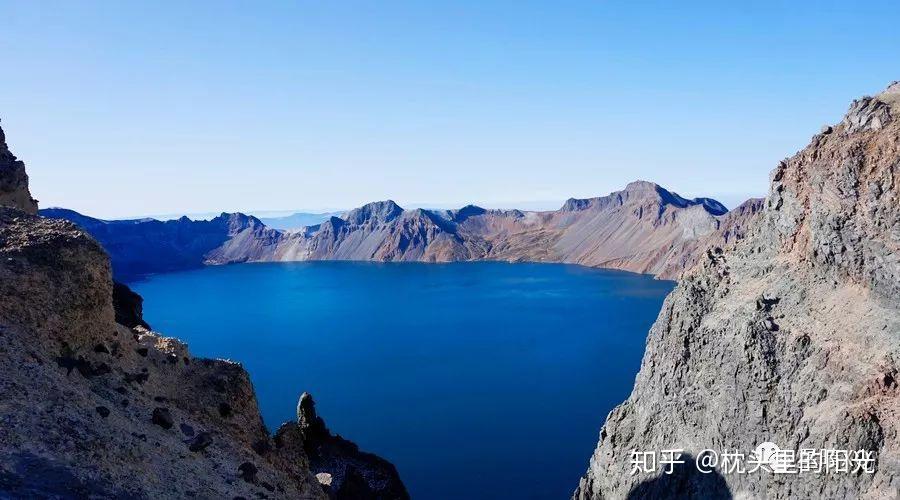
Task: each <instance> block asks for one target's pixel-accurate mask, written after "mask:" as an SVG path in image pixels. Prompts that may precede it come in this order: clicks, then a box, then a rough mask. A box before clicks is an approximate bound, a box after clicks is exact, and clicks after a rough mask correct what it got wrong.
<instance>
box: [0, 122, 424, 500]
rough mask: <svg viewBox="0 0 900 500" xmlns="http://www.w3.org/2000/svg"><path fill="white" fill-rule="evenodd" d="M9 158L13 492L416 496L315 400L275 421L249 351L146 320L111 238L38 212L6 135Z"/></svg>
mask: <svg viewBox="0 0 900 500" xmlns="http://www.w3.org/2000/svg"><path fill="white" fill-rule="evenodd" d="M0 138H3V135H2V132H0ZM0 160H2V161H3V163H0V353H2V356H0V394H2V395H3V397H2V398H0V419H2V425H0V496H2V497H4V498H7V497H11V498H189V497H196V498H306V499H318V498H322V499H324V498H385V499H387V498H397V499H403V498H408V495H407V494H406V490H405V488H404V487H403V484H402V482H401V481H400V478H399V477H398V475H397V472H396V470H395V469H394V467H393V466H392V465H391V464H389V463H388V462H386V461H384V460H382V459H380V458H378V457H375V456H374V455H369V454H365V453H362V452H360V451H359V450H358V449H356V447H355V445H352V443H349V442H347V441H344V440H339V438H335V437H333V436H331V434H330V433H328V432H327V431H324V430H322V429H324V423H322V422H321V420H317V426H316V427H315V429H316V430H317V432H308V427H309V424H308V422H307V421H308V420H309V410H308V409H307V408H306V407H304V406H303V405H301V408H298V420H297V421H296V422H288V423H285V424H284V425H283V426H282V427H281V428H280V429H279V431H278V433H277V434H276V435H275V436H274V437H273V436H272V435H271V434H270V433H269V431H268V430H267V429H266V427H265V425H264V424H263V421H262V418H261V416H260V413H259V408H258V406H257V402H256V396H255V394H254V390H253V386H252V385H251V383H250V378H249V376H248V374H247V372H246V371H245V370H244V369H243V368H242V367H241V365H240V364H238V363H236V362H233V361H227V360H212V359H202V358H197V357H194V356H192V355H191V354H190V353H189V351H188V348H187V346H186V345H184V344H183V343H181V342H180V341H178V340H176V339H173V338H166V337H163V336H161V335H160V334H158V333H156V332H152V331H150V330H149V329H147V328H146V326H147V325H146V324H145V323H143V320H142V318H141V304H140V297H139V296H137V295H136V294H134V293H133V292H130V291H129V290H127V287H123V286H121V285H118V286H116V287H115V291H114V286H113V281H112V278H111V271H110V261H109V258H108V257H107V254H106V252H105V251H104V250H103V248H102V247H101V246H100V245H99V244H98V243H97V242H96V241H95V240H94V239H93V238H92V237H91V236H89V235H88V234H87V233H85V232H84V231H83V230H81V229H79V228H78V227H77V226H76V225H75V224H73V223H70V222H67V221H61V220H53V219H48V218H43V217H37V216H35V215H33V213H34V212H35V211H36V209H37V206H36V202H34V200H33V199H32V198H31V195H30V193H29V191H28V184H27V176H25V172H24V164H23V163H22V162H19V161H16V160H15V157H14V156H13V155H12V153H10V152H9V149H8V147H7V145H6V143H5V140H4V141H2V143H0ZM223 223H225V224H226V225H227V226H228V231H231V232H234V233H235V234H238V235H239V234H240V232H241V229H239V228H246V227H248V226H252V221H251V222H250V223H249V224H248V223H247V222H246V221H243V220H235V219H234V218H231V219H229V220H227V221H223ZM114 299H115V302H116V303H115V304H114ZM122 323H125V324H122ZM300 392H301V388H298V394H299V393H300ZM307 398H308V396H307ZM301 402H302V401H301ZM301 410H302V411H301ZM336 440H339V441H338V443H339V444H340V446H336V445H335V442H336ZM319 450H327V453H325V452H320V451H319ZM311 454H314V455H311ZM323 454H324V455H325V456H327V460H322V459H321V456H322V455H323ZM311 456H313V457H314V460H311Z"/></svg>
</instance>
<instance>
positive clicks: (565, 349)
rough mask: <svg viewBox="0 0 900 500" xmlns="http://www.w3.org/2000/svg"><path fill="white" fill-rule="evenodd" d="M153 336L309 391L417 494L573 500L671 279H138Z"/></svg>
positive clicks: (453, 273)
mask: <svg viewBox="0 0 900 500" xmlns="http://www.w3.org/2000/svg"><path fill="white" fill-rule="evenodd" d="M131 285H132V286H133V288H135V290H136V291H137V292H139V293H140V294H141V295H143V296H144V299H145V302H144V313H145V318H146V319H147V321H148V322H149V323H150V324H151V325H152V326H153V327H154V330H158V331H160V332H163V333H164V334H166V335H168V336H176V337H180V338H181V339H183V340H184V341H186V342H187V343H188V344H189V346H190V350H191V352H192V353H193V354H195V355H200V356H206V357H222V358H230V359H234V360H238V361H240V362H242V363H243V364H244V366H245V367H246V368H247V369H248V370H249V371H250V375H251V378H252V380H253V384H254V386H255V387H256V390H257V393H258V396H259V403H260V406H261V409H262V413H263V417H264V419H265V421H266V423H267V425H268V426H269V428H270V429H275V428H277V426H278V425H279V424H280V423H281V422H283V421H286V420H291V419H293V418H294V415H295V408H296V403H297V398H298V396H299V395H300V393H301V392H303V391H309V392H310V393H312V394H313V396H314V397H315V399H316V401H317V408H318V410H319V414H320V415H321V416H322V417H323V418H324V419H325V422H326V423H327V424H328V426H329V428H330V429H331V430H332V432H335V433H338V434H341V435H343V436H345V437H347V438H349V439H352V440H353V441H355V442H356V443H357V444H359V445H360V447H361V448H362V449H364V450H366V451H370V452H373V453H377V454H379V455H381V456H383V457H384V458H386V459H388V460H390V461H391V462H393V463H394V464H396V466H397V468H398V470H399V471H400V475H401V477H402V478H403V480H404V482H405V484H406V485H407V488H408V489H409V491H410V494H411V495H412V497H413V498H420V499H444V498H447V499H451V498H452V499H460V498H467V499H476V498H485V499H496V498H517V499H518V498H535V499H553V498H568V496H569V495H570V494H571V491H572V490H573V489H574V488H575V486H576V485H577V483H578V479H579V477H580V476H581V474H582V473H583V472H584V471H585V470H586V468H587V465H588V459H589V457H590V455H591V452H592V451H593V448H594V445H595V444H596V441H597V437H598V432H599V430H600V426H601V424H602V423H603V420H604V419H605V417H606V414H607V412H609V411H610V410H611V409H612V408H613V407H614V406H615V405H616V404H618V403H619V402H621V401H622V400H624V399H625V398H626V397H627V396H628V394H629V393H630V392H631V387H632V385H633V383H634V377H635V374H636V373H637V370H638V368H639V366H640V360H641V356H642V354H643V350H644V344H645V341H646V335H647V330H648V329H649V327H650V325H651V324H652V323H653V321H654V320H655V319H656V316H657V314H658V312H659V309H660V306H661V304H662V301H663V298H664V297H665V295H666V294H667V293H668V292H669V291H670V290H671V289H672V287H673V283H672V282H668V281H657V280H653V279H652V278H650V277H648V276H641V275H636V274H630V273H624V272H617V271H604V270H597V269H588V268H583V267H578V266H568V265H557V264H506V263H491V262H479V263H458V264H414V263H409V264H375V263H351V262H310V263H285V264H243V265H232V266H221V267H208V268H204V269H200V270H196V271H188V272H179V273H172V274H164V275H157V276H152V277H150V278H148V279H146V280H143V281H140V282H137V283H132V284H131Z"/></svg>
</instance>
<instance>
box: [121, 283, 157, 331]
mask: <svg viewBox="0 0 900 500" xmlns="http://www.w3.org/2000/svg"><path fill="white" fill-rule="evenodd" d="M113 310H114V311H115V314H116V323H118V324H120V325H123V326H127V327H128V328H134V327H136V326H140V327H143V328H146V329H147V330H149V329H150V325H149V324H147V322H146V321H144V298H143V297H141V296H140V295H138V294H137V293H135V292H134V290H132V289H131V288H128V285H126V284H124V283H119V282H118V281H115V282H113Z"/></svg>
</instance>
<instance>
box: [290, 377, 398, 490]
mask: <svg viewBox="0 0 900 500" xmlns="http://www.w3.org/2000/svg"><path fill="white" fill-rule="evenodd" d="M293 441H302V443H303V450H304V452H305V453H306V456H307V458H308V459H309V468H310V471H312V473H313V474H314V475H315V476H316V478H317V479H318V480H319V482H320V483H321V484H322V485H323V487H324V488H325V491H326V492H327V493H328V496H329V498H332V499H335V500H355V499H358V498H379V499H384V500H405V499H408V498H409V494H408V493H407V492H406V488H405V487H404V486H403V483H402V482H401V481H400V476H399V475H398V474H397V469H396V468H395V467H394V466H393V464H391V463H390V462H388V461H386V460H384V459H382V458H380V457H378V456H375V455H372V454H371V453H365V452H362V451H360V450H359V447H357V446H356V445H355V444H353V443H352V442H350V441H347V440H346V439H344V438H342V437H340V436H335V435H333V434H332V433H331V431H329V430H328V427H326V426H325V422H324V421H323V420H322V418H321V417H319V416H318V415H317V414H316V407H315V402H313V398H312V396H311V395H310V394H308V393H305V392H304V393H303V394H302V395H301V396H300V400H299V401H298V403H297V422H296V424H294V423H288V424H284V425H283V426H282V427H281V428H280V429H279V430H278V432H277V433H276V435H275V443H276V445H283V443H287V442H293Z"/></svg>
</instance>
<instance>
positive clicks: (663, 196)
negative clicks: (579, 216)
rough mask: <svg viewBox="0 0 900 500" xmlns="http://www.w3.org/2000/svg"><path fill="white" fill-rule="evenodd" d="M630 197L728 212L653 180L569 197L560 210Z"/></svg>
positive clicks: (720, 206)
mask: <svg viewBox="0 0 900 500" xmlns="http://www.w3.org/2000/svg"><path fill="white" fill-rule="evenodd" d="M632 198H638V199H647V200H651V201H656V202H658V203H660V204H661V205H672V206H675V207H678V208H688V207H691V206H694V205H700V206H702V207H703V209H704V210H706V211H707V212H709V213H710V214H712V215H723V214H725V213H727V212H728V209H727V208H726V207H725V205H723V204H721V203H719V202H718V201H716V200H714V199H712V198H694V199H692V200H689V199H686V198H684V197H682V196H681V195H679V194H678V193H675V192H673V191H669V190H668V189H666V188H664V187H662V186H660V185H659V184H657V183H655V182H650V181H645V180H636V181H633V182H629V183H628V184H627V185H626V186H625V188H624V189H622V190H621V191H614V192H612V193H610V194H609V196H606V197H603V198H582V199H579V198H569V199H568V200H566V202H565V204H563V206H562V209H561V210H562V211H564V212H578V211H581V210H587V209H589V208H594V207H603V206H607V204H608V203H609V200H611V199H612V200H617V201H616V202H617V203H624V202H625V200H630V199H632Z"/></svg>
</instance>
